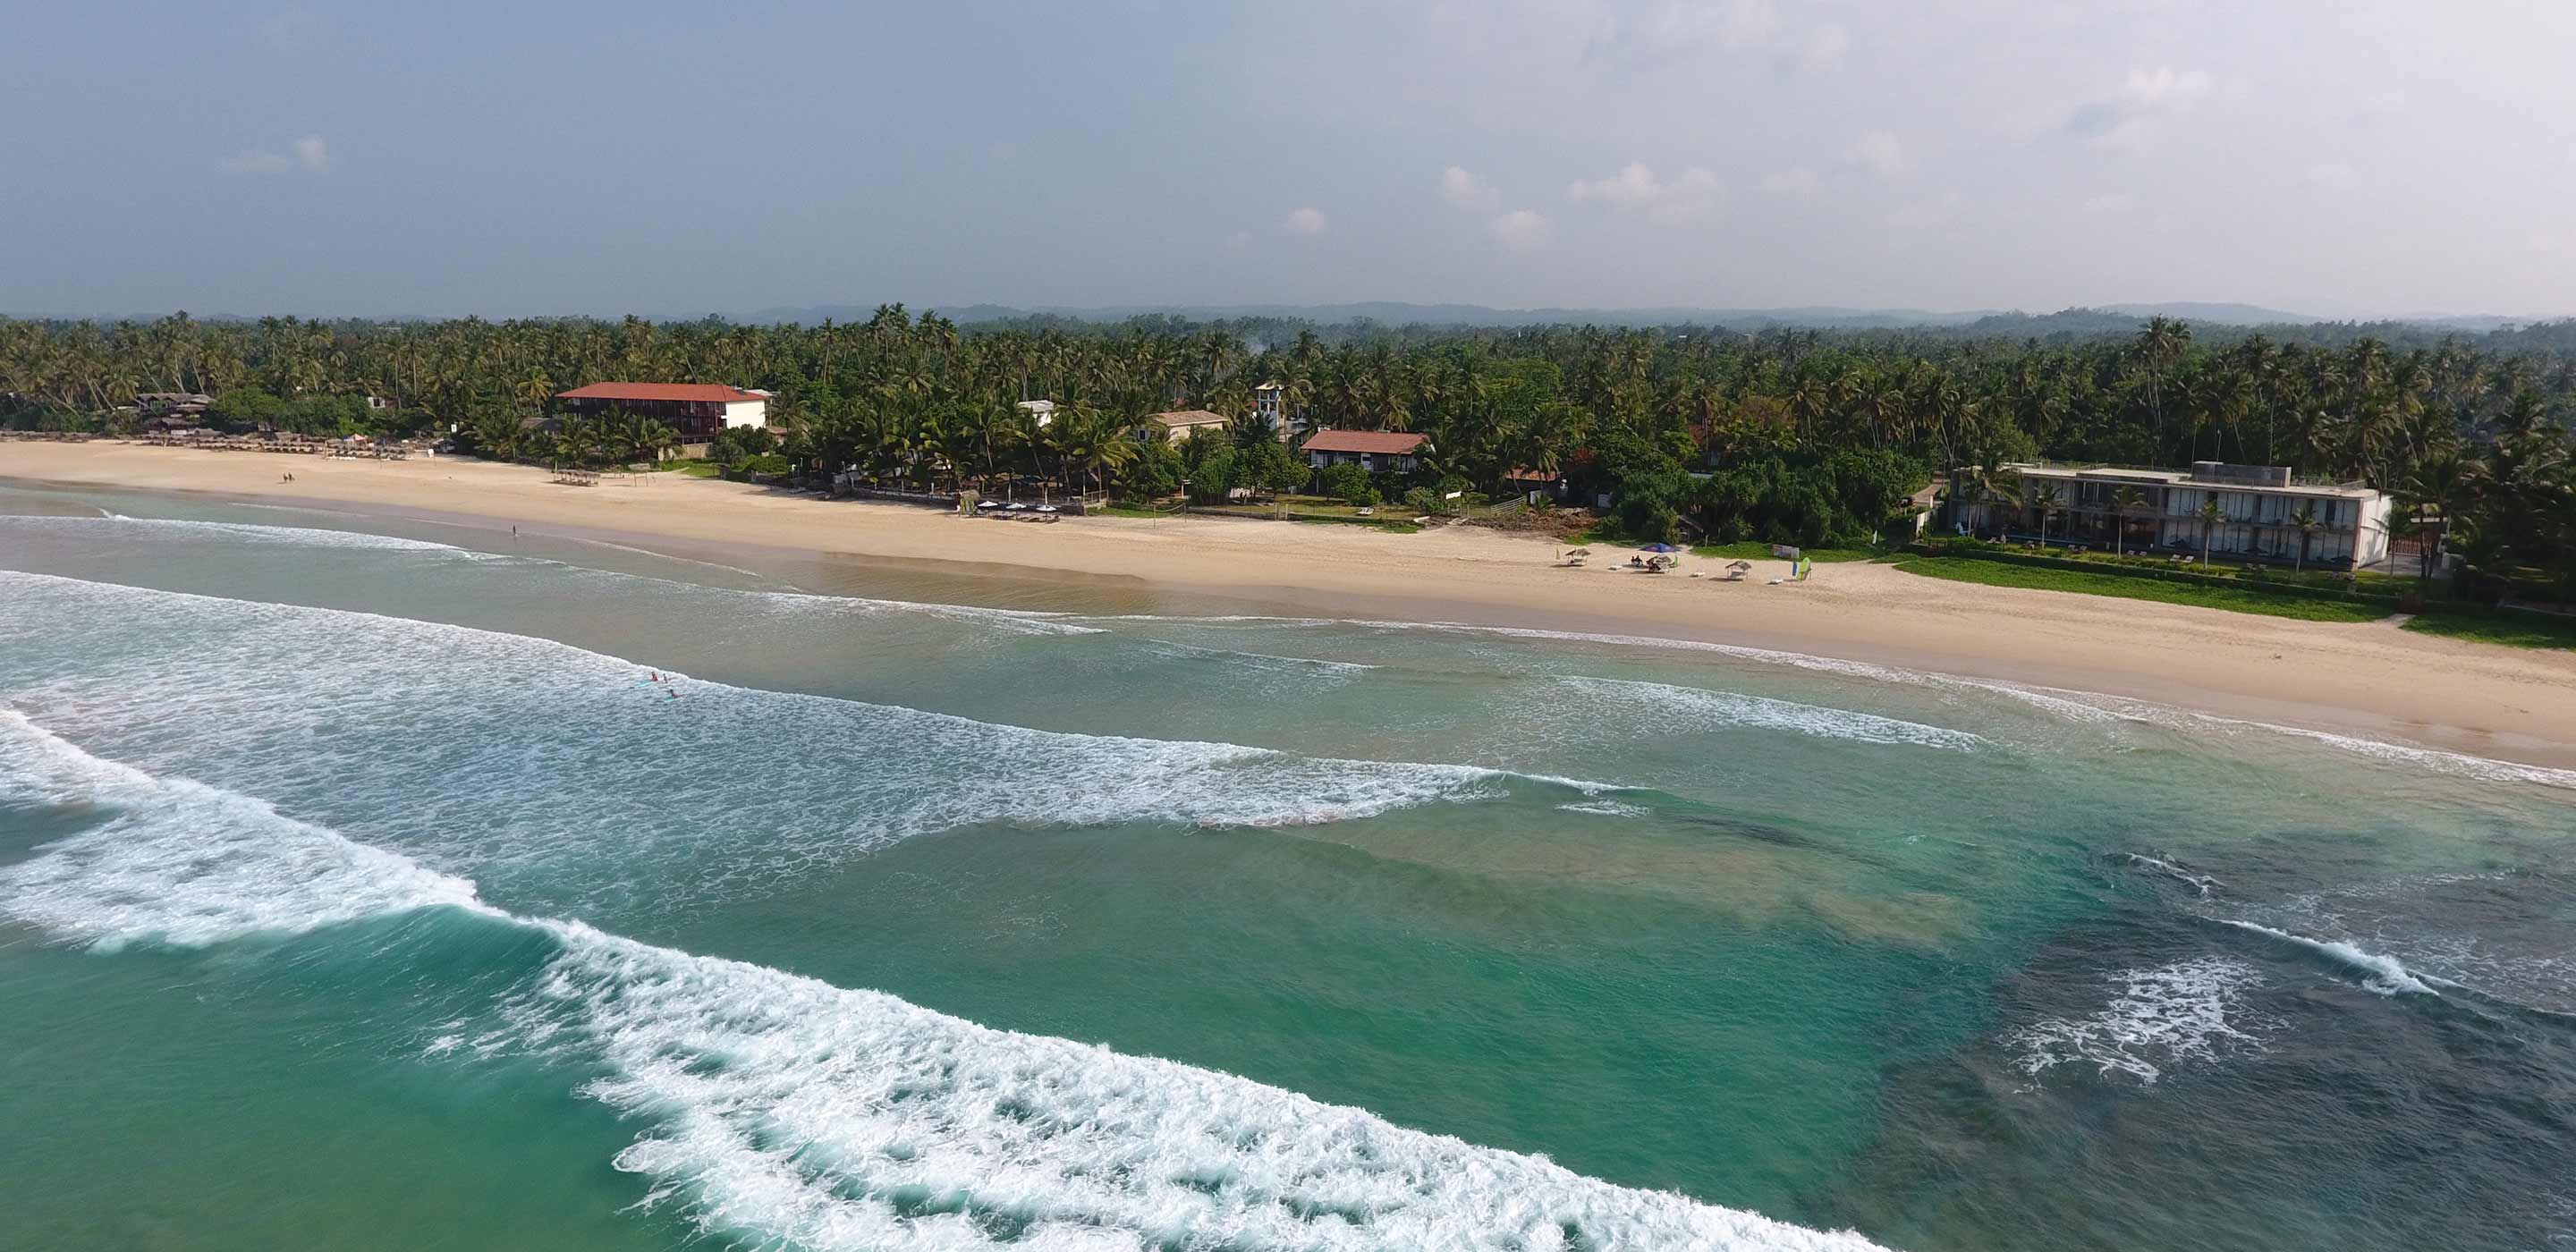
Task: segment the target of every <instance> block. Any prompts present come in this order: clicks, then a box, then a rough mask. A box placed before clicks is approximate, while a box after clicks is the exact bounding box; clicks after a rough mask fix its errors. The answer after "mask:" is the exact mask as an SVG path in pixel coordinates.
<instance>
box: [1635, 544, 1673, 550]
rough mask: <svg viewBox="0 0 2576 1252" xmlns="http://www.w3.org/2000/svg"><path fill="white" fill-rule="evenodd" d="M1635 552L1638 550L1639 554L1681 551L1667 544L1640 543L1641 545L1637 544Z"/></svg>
mask: <svg viewBox="0 0 2576 1252" xmlns="http://www.w3.org/2000/svg"><path fill="white" fill-rule="evenodd" d="M1637 550H1638V551H1639V552H1679V551H1681V549H1679V548H1676V547H1674V546H1673V545H1671V544H1669V543H1641V544H1638V545H1637Z"/></svg>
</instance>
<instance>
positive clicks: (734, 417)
mask: <svg viewBox="0 0 2576 1252" xmlns="http://www.w3.org/2000/svg"><path fill="white" fill-rule="evenodd" d="M724 424H725V425H727V426H760V427H766V426H768V425H769V402H768V401H767V400H728V401H726V402H725V406H724Z"/></svg>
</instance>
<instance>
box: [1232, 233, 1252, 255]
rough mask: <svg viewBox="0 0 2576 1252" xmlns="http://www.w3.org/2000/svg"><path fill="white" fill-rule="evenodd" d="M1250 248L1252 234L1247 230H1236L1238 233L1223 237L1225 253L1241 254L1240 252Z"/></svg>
mask: <svg viewBox="0 0 2576 1252" xmlns="http://www.w3.org/2000/svg"><path fill="white" fill-rule="evenodd" d="M1251 246H1252V232H1251V231H1248V230H1238V231H1236V232H1234V233H1233V234H1231V235H1228V236H1226V237H1225V250H1226V251H1228V252H1241V251H1243V250H1244V249H1246V248H1249V247H1251Z"/></svg>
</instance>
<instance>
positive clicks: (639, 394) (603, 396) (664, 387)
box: [555, 383, 769, 404]
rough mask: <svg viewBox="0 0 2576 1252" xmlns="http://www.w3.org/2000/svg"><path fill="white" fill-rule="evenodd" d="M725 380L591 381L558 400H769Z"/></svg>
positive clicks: (717, 402)
mask: <svg viewBox="0 0 2576 1252" xmlns="http://www.w3.org/2000/svg"><path fill="white" fill-rule="evenodd" d="M768 398H769V397H767V396H762V395H755V394H753V393H751V392H748V391H745V390H743V389H742V388H740V387H732V386H727V385H726V384H724V383H592V384H591V385H589V386H587V387H575V388H573V389H572V390H570V391H567V392H565V393H563V394H562V395H559V396H556V397H555V399H558V400H686V401H694V402H696V403H699V404H740V403H742V402H743V401H745V400H766V399H768Z"/></svg>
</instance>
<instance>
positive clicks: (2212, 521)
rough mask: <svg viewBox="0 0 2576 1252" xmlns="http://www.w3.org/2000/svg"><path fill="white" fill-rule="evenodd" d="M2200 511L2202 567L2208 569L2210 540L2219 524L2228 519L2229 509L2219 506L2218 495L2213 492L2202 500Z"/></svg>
mask: <svg viewBox="0 0 2576 1252" xmlns="http://www.w3.org/2000/svg"><path fill="white" fill-rule="evenodd" d="M2198 511H2199V514H2200V567H2201V568H2202V569H2207V568H2209V541H2210V540H2211V538H2213V537H2214V536H2215V535H2216V534H2217V532H2218V524H2219V523H2220V522H2223V521H2226V520H2227V510H2225V509H2223V508H2220V507H2218V497H2217V496H2216V495H2215V494H2212V495H2211V496H2210V497H2209V498H2208V499H2206V500H2203V501H2201V502H2200V509H2199V510H2198Z"/></svg>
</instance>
